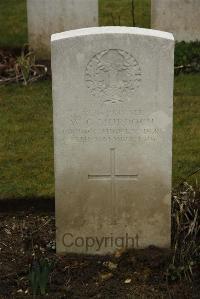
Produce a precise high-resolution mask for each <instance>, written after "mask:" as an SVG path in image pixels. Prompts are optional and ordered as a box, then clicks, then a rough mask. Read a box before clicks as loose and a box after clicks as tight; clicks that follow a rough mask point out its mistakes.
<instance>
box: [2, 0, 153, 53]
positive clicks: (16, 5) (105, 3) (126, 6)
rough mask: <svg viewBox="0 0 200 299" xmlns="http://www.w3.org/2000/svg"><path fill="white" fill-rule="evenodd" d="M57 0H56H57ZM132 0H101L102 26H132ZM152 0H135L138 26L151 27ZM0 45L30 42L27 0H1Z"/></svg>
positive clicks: (100, 16)
mask: <svg viewBox="0 0 200 299" xmlns="http://www.w3.org/2000/svg"><path fill="white" fill-rule="evenodd" d="M35 1H40V0H35ZM55 1H56V0H55ZM131 2H132V1H131V0H99V24H100V26H103V25H104V26H109V25H110V26H112V25H114V24H113V20H114V22H115V24H116V25H119V16H120V23H121V26H132V24H133V23H132V15H131ZM150 3H151V0H135V21H136V26H138V27H145V28H149V27H150ZM0 12H1V13H0V24H1V26H0V47H3V48H18V47H21V46H23V44H25V43H27V42H28V35H27V13H26V0H0Z"/></svg>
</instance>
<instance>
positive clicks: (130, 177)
mask: <svg viewBox="0 0 200 299" xmlns="http://www.w3.org/2000/svg"><path fill="white" fill-rule="evenodd" d="M88 179H89V180H109V181H110V182H111V195H112V202H113V203H114V201H115V200H116V181H136V180H137V179H138V174H116V153H115V148H111V149H110V174H89V175H88Z"/></svg>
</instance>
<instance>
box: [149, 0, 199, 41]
mask: <svg viewBox="0 0 200 299" xmlns="http://www.w3.org/2000/svg"><path fill="white" fill-rule="evenodd" d="M151 28H153V29H158V30H164V31H168V32H172V33H173V34H174V37H175V39H176V40H177V41H183V40H184V41H195V40H200V1H199V0H151Z"/></svg>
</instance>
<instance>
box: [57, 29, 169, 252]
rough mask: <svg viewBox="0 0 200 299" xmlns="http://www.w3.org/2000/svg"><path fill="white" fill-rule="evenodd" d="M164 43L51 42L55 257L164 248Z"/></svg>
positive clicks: (161, 38)
mask: <svg viewBox="0 0 200 299" xmlns="http://www.w3.org/2000/svg"><path fill="white" fill-rule="evenodd" d="M173 53H174V40H173V36H172V35H171V34H169V33H166V32H160V31H154V30H148V29H139V28H126V27H101V28H89V29H80V30H72V31H68V32H64V33H60V34H55V35H53V36H52V73H53V106H54V148H55V183H56V227H57V252H58V253H61V254H62V253H65V252H76V253H90V254H107V253H114V252H116V251H117V250H120V249H121V248H122V247H123V248H127V247H140V248H142V247H146V246H149V245H151V244H152V245H155V246H160V247H169V246H170V238H171V233H170V219H171V209H170V208H171V196H170V191H171V164H172V163H171V160H172V110H173V100H172V99H173Z"/></svg>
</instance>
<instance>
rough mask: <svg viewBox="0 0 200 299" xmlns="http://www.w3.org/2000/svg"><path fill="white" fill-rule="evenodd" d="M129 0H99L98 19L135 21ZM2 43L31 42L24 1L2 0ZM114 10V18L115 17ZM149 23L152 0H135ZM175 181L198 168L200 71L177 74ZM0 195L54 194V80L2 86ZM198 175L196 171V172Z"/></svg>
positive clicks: (139, 17)
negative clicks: (29, 40) (52, 82)
mask: <svg viewBox="0 0 200 299" xmlns="http://www.w3.org/2000/svg"><path fill="white" fill-rule="evenodd" d="M130 4H131V1H130V0H100V24H101V25H113V19H114V20H115V22H116V24H117V22H118V20H119V15H120V16H121V17H120V22H121V25H131V24H132V18H131V14H130V8H131V6H130ZM0 11H1V12H3V13H1V16H0V24H1V26H0V47H3V46H6V47H10V48H13V47H21V46H22V45H23V44H24V43H25V42H26V41H27V29H26V1H25V0H0ZM111 15H113V17H112V16H111ZM149 24H150V0H136V25H137V26H143V27H148V26H149ZM174 94H175V97H174V136H173V138H174V140H173V184H174V185H175V184H177V183H178V182H179V180H181V179H182V178H184V177H187V175H189V174H190V173H191V172H193V171H195V170H196V169H197V168H198V167H200V154H199V149H200V130H199V128H200V116H199V114H200V75H199V74H189V75H179V76H177V77H176V78H175V92H174ZM0 128H1V135H0V199H3V198H16V197H27V198H29V197H53V196H54V173H53V140H52V98H51V82H50V80H47V81H41V82H37V83H35V84H32V85H31V86H27V87H24V86H20V85H18V84H13V85H9V86H1V87H0ZM196 177H198V176H196Z"/></svg>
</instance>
